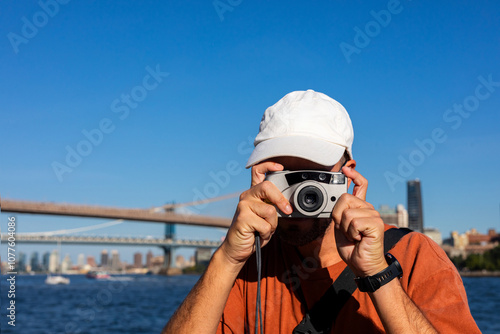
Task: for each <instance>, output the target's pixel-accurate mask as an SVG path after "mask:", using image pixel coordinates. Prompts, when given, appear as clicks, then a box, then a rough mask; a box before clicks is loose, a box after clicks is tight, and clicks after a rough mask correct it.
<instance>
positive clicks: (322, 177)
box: [266, 170, 347, 218]
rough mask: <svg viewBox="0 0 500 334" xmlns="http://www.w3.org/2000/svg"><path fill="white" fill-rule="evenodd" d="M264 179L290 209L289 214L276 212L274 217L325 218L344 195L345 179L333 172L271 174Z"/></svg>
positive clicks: (308, 171) (302, 171)
mask: <svg viewBox="0 0 500 334" xmlns="http://www.w3.org/2000/svg"><path fill="white" fill-rule="evenodd" d="M266 180H267V181H270V182H272V183H273V184H274V185H275V186H276V187H277V188H278V189H279V190H280V191H281V193H282V194H283V195H284V196H285V197H286V198H287V199H288V200H289V201H290V204H292V206H293V212H292V214H291V215H287V214H284V213H283V212H281V211H280V210H279V209H276V210H277V211H278V217H287V218H329V217H330V216H331V213H332V210H333V207H334V206H335V204H336V203H337V200H338V199H339V197H340V196H341V195H342V194H344V193H346V192H347V177H346V176H345V175H344V174H343V173H337V172H323V171H317V170H298V171H281V172H271V173H268V174H267V175H266Z"/></svg>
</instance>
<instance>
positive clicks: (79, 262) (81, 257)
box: [76, 253, 85, 268]
mask: <svg viewBox="0 0 500 334" xmlns="http://www.w3.org/2000/svg"><path fill="white" fill-rule="evenodd" d="M76 263H77V265H78V268H83V267H84V266H85V254H83V253H80V254H78V260H77V262H76Z"/></svg>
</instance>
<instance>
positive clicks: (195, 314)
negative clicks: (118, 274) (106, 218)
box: [164, 90, 479, 333]
mask: <svg viewBox="0 0 500 334" xmlns="http://www.w3.org/2000/svg"><path fill="white" fill-rule="evenodd" d="M352 141H353V130H352V125H351V120H350V118H349V115H348V114H347V112H346V111H345V109H344V108H343V107H342V105H340V104H339V103H338V102H337V101H335V100H333V99H331V98H330V97H328V96H326V95H324V94H321V93H317V92H314V91H312V90H308V91H297V92H292V93H290V94H288V95H286V96H285V97H284V98H282V99H281V100H280V101H278V102H277V103H276V104H275V105H273V106H271V107H270V108H268V109H267V110H266V112H265V114H264V117H263V118H262V121H261V124H260V132H259V134H258V135H257V137H256V139H255V149H254V151H253V153H252V155H251V156H250V159H249V161H248V165H247V167H252V182H251V188H250V189H249V190H247V191H245V192H244V193H243V194H242V195H241V196H240V201H239V203H238V206H237V209H236V213H235V215H234V219H233V222H232V225H231V227H230V229H229V231H228V233H227V237H226V239H225V240H224V242H223V243H222V245H221V246H220V248H219V249H217V251H216V252H215V253H214V255H213V257H212V259H211V261H210V264H209V266H208V268H207V270H206V271H205V273H204V274H203V276H202V277H201V278H200V280H199V281H198V283H197V284H196V285H195V286H194V288H193V290H192V291H191V292H190V293H189V295H188V296H187V297H186V299H185V301H184V302H183V304H182V305H181V306H180V307H179V309H178V310H177V312H176V313H175V314H174V316H173V317H172V318H171V320H170V322H169V323H168V324H167V326H166V327H165V329H164V332H165V333H216V332H217V333H254V332H255V317H256V312H255V305H256V296H257V274H256V259H255V254H254V252H255V233H258V235H259V236H260V240H262V280H261V288H260V292H261V294H262V296H261V300H262V317H263V328H264V332H265V333H292V331H293V330H294V328H295V327H296V326H297V324H298V323H299V322H301V320H302V319H303V317H304V314H305V312H306V311H308V310H311V308H312V307H313V306H314V305H315V303H316V302H318V300H320V299H321V297H322V296H323V294H324V293H325V292H326V291H327V290H328V288H329V287H330V286H331V285H332V283H333V282H334V281H335V280H336V279H337V277H338V276H339V275H340V273H341V272H342V271H343V270H344V269H345V267H346V265H347V266H349V268H350V269H351V270H352V272H353V273H354V275H355V276H356V277H358V278H361V279H362V280H363V279H368V278H370V277H373V276H375V275H377V274H379V273H382V275H384V274H385V273H386V272H387V268H389V264H390V263H388V262H387V260H386V258H385V257H384V255H385V254H384V247H383V241H384V231H385V230H387V229H389V228H390V227H389V226H387V225H385V224H384V223H383V221H382V219H381V218H380V215H379V213H378V212H377V211H376V210H375V209H374V207H373V206H372V205H371V204H370V203H368V202H366V201H365V199H366V192H367V186H368V182H367V180H366V179H365V178H364V177H363V176H362V175H361V174H360V173H358V172H357V171H356V170H355V167H356V162H355V160H353V159H352V149H351V148H352ZM303 169H306V170H321V171H332V172H339V171H342V173H344V174H345V176H346V177H347V178H348V180H349V181H348V182H349V183H351V182H352V183H353V185H354V186H353V190H352V194H348V193H346V194H343V195H342V196H341V197H340V198H339V199H338V201H337V203H336V204H335V207H334V209H333V211H332V214H331V218H321V219H307V218H279V219H278V215H277V209H279V210H280V211H281V212H282V213H283V215H289V214H291V213H292V212H293V211H294V210H295V208H294V207H292V205H291V204H290V202H289V200H288V199H287V198H285V197H284V196H283V194H282V193H281V192H280V191H279V190H278V188H277V187H276V186H275V185H274V184H272V183H271V182H269V181H265V176H266V173H268V172H275V171H281V170H303ZM276 208H277V209H276ZM390 253H391V254H392V255H393V257H394V258H395V259H396V260H397V261H398V262H399V263H400V265H401V267H402V272H403V274H402V277H401V278H398V277H391V278H390V279H389V280H388V282H386V284H384V285H383V286H381V287H380V288H378V289H376V290H375V291H368V292H363V291H360V289H357V290H355V291H354V292H353V294H352V296H351V297H350V298H349V299H348V300H347V302H346V303H345V305H343V306H342V307H341V310H340V312H339V313H338V316H337V317H336V318H335V319H334V317H333V316H332V318H331V319H329V320H328V321H329V322H331V326H330V327H331V330H330V332H331V333H384V332H387V333H437V332H442V333H458V332H461V333H479V329H478V328H477V326H476V324H475V322H474V319H473V318H472V316H471V314H470V311H469V308H468V304H467V297H466V294H465V290H464V287H463V284H462V281H461V278H460V276H459V274H458V273H457V271H456V269H455V268H454V267H453V265H452V264H451V262H450V261H449V260H448V258H447V256H446V254H445V253H444V252H443V251H442V250H441V249H440V247H439V246H438V245H436V244H435V243H433V242H432V241H430V239H428V238H427V237H425V236H424V235H422V234H420V233H415V232H413V233H410V234H407V235H405V236H404V237H403V238H402V239H401V240H400V241H399V242H397V244H396V245H395V246H394V247H393V248H392V249H391V251H390ZM391 268H392V264H391ZM386 276H388V275H386ZM363 290H365V289H363ZM332 302H333V303H335V302H337V301H332Z"/></svg>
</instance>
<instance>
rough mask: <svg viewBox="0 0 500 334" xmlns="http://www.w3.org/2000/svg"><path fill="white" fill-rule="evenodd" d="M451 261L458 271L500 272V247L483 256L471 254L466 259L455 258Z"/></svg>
mask: <svg viewBox="0 0 500 334" xmlns="http://www.w3.org/2000/svg"><path fill="white" fill-rule="evenodd" d="M451 261H452V262H453V264H454V265H455V266H456V267H457V269H458V270H471V271H475V270H488V271H500V245H499V246H496V247H495V248H493V249H491V250H489V251H486V252H484V253H483V254H470V255H468V256H467V257H466V258H465V259H464V258H463V257H461V256H455V257H452V258H451Z"/></svg>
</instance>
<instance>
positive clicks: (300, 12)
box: [0, 0, 500, 262]
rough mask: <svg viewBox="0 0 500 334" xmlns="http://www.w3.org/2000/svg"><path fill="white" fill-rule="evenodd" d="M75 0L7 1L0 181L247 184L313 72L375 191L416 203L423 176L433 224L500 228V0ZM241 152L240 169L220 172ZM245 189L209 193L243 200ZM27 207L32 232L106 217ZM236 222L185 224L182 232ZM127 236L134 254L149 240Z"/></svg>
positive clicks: (126, 188)
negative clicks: (278, 117) (276, 117)
mask: <svg viewBox="0 0 500 334" xmlns="http://www.w3.org/2000/svg"><path fill="white" fill-rule="evenodd" d="M65 1H66V2H67V3H65V4H59V3H56V2H54V1H52V0H42V1H41V2H37V1H5V2H3V4H2V9H1V10H0V20H1V22H2V25H1V28H0V73H1V80H0V94H1V95H0V96H1V104H0V116H1V121H0V142H1V143H2V145H1V155H0V196H2V198H9V199H24V200H33V201H54V202H67V203H77V204H98V205H104V206H119V207H152V206H158V205H162V204H164V203H167V202H172V201H175V202H188V201H192V200H193V199H195V198H196V197H197V194H199V193H200V192H201V194H204V195H210V194H211V193H213V194H214V195H223V194H227V193H232V192H235V191H239V190H243V189H245V188H247V187H248V185H249V172H248V171H247V170H244V168H243V166H244V165H245V162H246V160H247V158H248V156H249V154H250V149H249V148H250V143H251V142H252V139H253V137H255V135H256V134H257V131H258V125H259V121H260V118H261V115H262V113H263V112H264V110H265V109H266V108H267V107H268V106H270V105H272V104H274V103H275V102H276V101H277V100H278V99H280V98H281V97H282V96H284V95H285V94H286V93H288V92H290V91H294V90H305V89H314V90H316V91H320V92H323V93H326V94H328V95H330V96H331V97H333V98H335V99H337V100H338V101H339V102H341V103H342V104H343V105H344V106H345V107H346V109H347V110H348V112H349V113H350V115H351V118H352V121H353V125H354V130H355V137H354V146H353V152H354V156H355V159H356V160H357V163H358V170H359V171H360V172H361V173H362V174H363V175H364V176H365V177H367V178H368V180H369V181H370V187H369V192H368V200H369V201H370V202H371V203H372V204H374V205H375V206H376V207H378V206H379V205H380V204H388V205H391V206H395V205H397V204H398V203H403V204H405V205H406V184H405V182H406V180H408V179H414V178H420V179H421V181H422V191H423V200H424V223H425V225H426V226H428V227H431V226H432V227H436V228H439V229H440V230H441V231H442V233H443V236H444V237H447V236H448V235H449V233H450V231H452V230H458V231H459V232H461V233H463V232H465V231H466V230H468V229H470V228H471V227H476V228H477V229H478V230H479V231H481V232H483V233H485V232H486V231H487V229H488V228H496V229H497V230H500V217H499V206H500V190H499V189H500V176H499V171H500V157H499V153H500V150H499V144H500V131H499V129H500V126H499V124H500V115H499V114H500V113H499V111H500V66H499V59H500V20H498V18H499V17H500V4H498V2H496V1H480V2H465V1H458V2H457V1H447V2H435V1H434V2H431V1H426V2H422V1H400V2H398V1H392V0H391V1H312V2H304V1H236V0H233V1H231V2H229V1H227V0H221V1H218V2H215V4H216V5H217V6H215V5H214V2H213V1H189V2H188V1H168V2H164V1H135V2H131V1H124V2H110V1H88V2H82V1H67V0H65ZM65 1H62V0H61V2H65ZM41 4H42V5H41ZM55 4H57V5H55ZM44 8H45V9H44ZM151 72H153V73H154V72H156V74H154V75H151ZM166 73H168V75H167V74H166ZM488 82H489V83H488ZM127 96H128V100H127ZM459 105H464V107H462V109H461V110H460V106H459ZM99 128H100V130H99V131H100V132H101V133H102V137H101V136H99V135H98V134H97V132H96V131H94V129H99ZM84 133H87V135H88V134H89V133H91V134H93V135H94V137H92V138H93V141H94V144H92V143H90V146H89V142H88V139H87V137H86V135H85V134H84ZM86 140H87V143H86V142H85V141H86ZM417 142H419V143H421V144H420V146H422V145H424V144H425V145H427V146H425V145H424V148H420V147H419V145H417ZM422 143H424V144H422ZM68 150H75V151H77V152H78V150H80V152H83V153H82V154H84V156H80V159H78V158H76V157H75V156H74V155H73V156H72V157H71V158H68ZM68 159H69V160H68ZM403 160H404V161H407V163H402V162H401V161H403ZM68 161H69V162H68ZM228 163H229V165H230V167H231V171H232V172H233V175H231V176H230V179H229V181H228V182H225V183H227V184H222V186H217V187H211V188H210V186H209V185H210V184H212V186H213V185H214V184H215V182H214V179H213V175H220V173H221V172H222V171H226V170H227V168H228ZM70 164H71V165H70ZM402 164H405V166H404V167H402ZM54 166H56V169H57V171H58V172H56V171H55V170H54ZM398 169H399V170H398ZM388 177H389V181H388ZM235 205H236V201H235V200H229V201H225V202H221V203H217V204H213V205H210V206H208V207H207V208H204V209H201V208H194V210H195V211H196V212H197V213H202V214H211V215H218V216H227V217H230V216H232V213H233V211H234V208H235ZM17 219H18V232H36V231H51V230H57V229H61V228H76V227H81V226H86V225H91V224H98V223H104V222H106V220H94V219H92V220H89V219H68V218H60V217H59V218H57V217H42V216H34V215H18V216H17ZM6 224H7V214H2V216H1V227H2V232H4V231H5V227H6ZM162 232H163V227H162V226H161V225H158V224H144V223H124V224H122V225H118V226H116V227H110V228H107V229H102V230H97V231H95V233H96V234H107V235H143V236H146V235H153V236H160V235H161V234H162ZM223 235H224V233H223V231H220V230H213V229H209V230H206V229H197V228H194V229H193V228H184V227H178V236H179V237H180V238H206V237H210V238H214V239H218V238H220V237H221V236H223ZM21 248H22V249H24V250H26V252H28V253H31V251H32V250H33V249H38V250H40V251H42V252H43V251H45V250H51V249H52V248H54V247H51V246H29V247H28V246H22V245H20V246H19V249H20V250H22V249H21ZM107 248H108V250H110V249H111V248H112V247H107ZM100 249H101V248H100V247H94V248H92V247H88V248H84V249H82V247H81V246H71V247H70V246H67V247H66V246H65V248H64V249H63V253H66V252H69V253H71V254H72V256H73V260H74V261H76V254H77V253H79V252H84V253H86V254H92V255H97V254H98V253H99V252H100ZM119 250H120V252H121V253H122V258H123V259H124V260H127V261H129V262H130V261H131V260H132V257H131V254H132V253H133V252H134V251H136V249H125V248H119ZM147 250H148V249H143V250H142V251H143V252H144V253H145V252H146V251H147ZM153 250H154V251H155V252H156V253H157V254H160V251H159V250H155V249H153ZM2 255H5V249H4V248H2Z"/></svg>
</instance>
